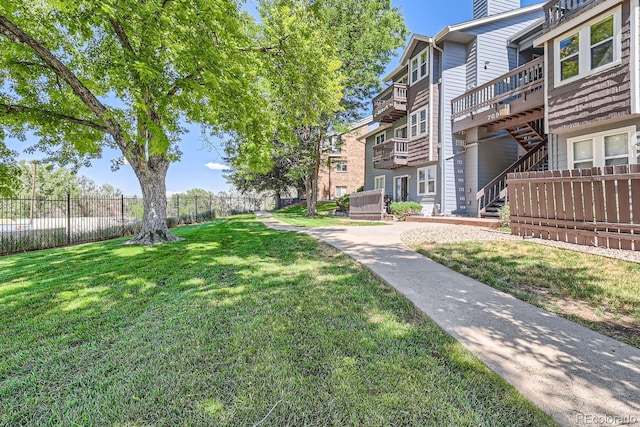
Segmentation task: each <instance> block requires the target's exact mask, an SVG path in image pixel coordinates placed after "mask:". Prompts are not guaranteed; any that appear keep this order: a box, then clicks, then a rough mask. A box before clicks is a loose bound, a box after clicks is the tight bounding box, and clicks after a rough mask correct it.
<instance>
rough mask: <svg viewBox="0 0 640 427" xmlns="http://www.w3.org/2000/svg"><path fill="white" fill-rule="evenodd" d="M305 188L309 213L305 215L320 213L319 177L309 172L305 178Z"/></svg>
mask: <svg viewBox="0 0 640 427" xmlns="http://www.w3.org/2000/svg"><path fill="white" fill-rule="evenodd" d="M304 188H305V191H306V193H307V213H306V215H305V216H316V215H318V179H317V176H316V179H314V177H313V174H309V175H308V176H307V177H306V178H305V180H304Z"/></svg>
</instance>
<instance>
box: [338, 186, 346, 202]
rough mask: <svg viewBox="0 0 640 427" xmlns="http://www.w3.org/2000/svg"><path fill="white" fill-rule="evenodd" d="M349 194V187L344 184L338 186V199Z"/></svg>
mask: <svg viewBox="0 0 640 427" xmlns="http://www.w3.org/2000/svg"><path fill="white" fill-rule="evenodd" d="M346 195H347V187H345V186H343V185H337V186H336V199H337V198H339V197H342V196H346Z"/></svg>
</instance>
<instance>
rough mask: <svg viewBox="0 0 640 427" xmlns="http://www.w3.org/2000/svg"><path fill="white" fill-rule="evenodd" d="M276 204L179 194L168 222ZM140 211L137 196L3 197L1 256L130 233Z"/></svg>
mask: <svg viewBox="0 0 640 427" xmlns="http://www.w3.org/2000/svg"><path fill="white" fill-rule="evenodd" d="M272 208H273V200H270V199H269V198H265V197H252V196H226V195H219V196H214V195H210V196H186V195H178V194H176V195H173V196H172V197H170V198H168V199H167V224H168V226H169V227H175V226H178V225H183V224H193V223H197V222H204V221H210V220H212V219H214V218H218V217H225V216H230V215H235V214H241V213H248V212H255V211H257V210H269V209H272ZM142 214H143V200H142V198H139V197H124V196H121V197H118V198H103V197H74V196H71V195H67V196H66V197H63V198H61V199H49V198H47V199H45V198H34V199H13V198H9V199H5V198H0V255H7V254H12V253H18V252H26V251H33V250H39V249H47V248H55V247H60V246H67V245H74V244H78V243H87V242H97V241H101V240H108V239H113V238H116V237H123V236H132V235H135V234H137V233H138V232H139V231H140V226H141V222H142Z"/></svg>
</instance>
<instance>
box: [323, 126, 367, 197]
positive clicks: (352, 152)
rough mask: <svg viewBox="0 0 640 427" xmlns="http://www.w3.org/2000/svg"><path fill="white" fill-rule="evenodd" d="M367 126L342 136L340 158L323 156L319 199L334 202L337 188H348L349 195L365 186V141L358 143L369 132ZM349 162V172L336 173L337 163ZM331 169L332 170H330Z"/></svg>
mask: <svg viewBox="0 0 640 427" xmlns="http://www.w3.org/2000/svg"><path fill="white" fill-rule="evenodd" d="M367 129H368V125H367V124H365V125H363V126H361V127H359V128H357V129H354V130H353V131H351V132H350V133H347V134H344V135H342V141H343V142H342V146H341V152H340V157H328V156H323V159H322V163H321V166H320V173H319V176H318V199H319V200H333V199H335V192H336V187H337V186H345V187H347V194H351V193H355V192H356V190H358V188H360V187H362V186H363V185H364V148H365V143H364V141H358V140H357V138H358V136H360V135H364V134H365V133H366V132H367ZM339 160H346V161H347V172H336V163H337V162H338V161H339ZM329 169H331V170H329Z"/></svg>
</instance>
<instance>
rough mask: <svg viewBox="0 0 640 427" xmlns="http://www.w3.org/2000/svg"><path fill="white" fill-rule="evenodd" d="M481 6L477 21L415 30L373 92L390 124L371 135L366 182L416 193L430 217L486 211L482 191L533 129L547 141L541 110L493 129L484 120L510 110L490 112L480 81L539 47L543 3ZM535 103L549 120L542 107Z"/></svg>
mask: <svg viewBox="0 0 640 427" xmlns="http://www.w3.org/2000/svg"><path fill="white" fill-rule="evenodd" d="M473 10H474V17H473V20H471V21H468V22H463V23H459V24H455V25H450V26H447V27H445V28H444V29H443V30H442V31H440V32H439V33H438V34H436V35H435V36H425V35H417V34H416V35H413V36H412V38H411V40H410V41H409V43H408V44H407V47H406V48H405V51H404V54H403V55H402V57H401V59H400V64H399V66H398V67H397V68H396V69H394V70H393V71H392V72H391V73H390V74H389V75H387V76H385V77H384V81H385V82H387V83H388V87H387V88H386V89H385V90H384V91H383V92H382V93H380V95H378V96H377V97H376V98H375V99H374V100H373V119H374V120H375V121H378V122H380V124H381V126H380V127H379V128H378V129H376V130H374V131H371V132H369V133H367V134H366V135H364V136H363V139H364V140H365V141H366V148H365V189H366V190H371V189H378V188H382V189H384V192H385V194H387V195H388V196H389V197H391V198H392V200H395V201H400V200H412V201H416V202H418V203H420V204H422V206H423V214H424V215H434V214H461V215H477V214H478V212H479V208H478V202H477V200H476V197H477V194H478V193H479V191H480V190H481V189H483V188H484V187H485V186H486V185H487V184H489V183H491V182H492V181H493V180H495V179H496V177H498V176H499V175H500V174H501V173H503V172H504V171H505V170H506V169H507V168H508V167H509V166H510V165H512V164H513V163H514V162H516V161H517V160H518V159H519V158H520V157H521V156H523V155H524V154H525V153H526V152H527V150H528V149H529V148H532V147H534V146H537V145H536V144H537V143H536V142H534V140H533V139H532V138H533V136H534V135H533V134H531V131H532V130H535V131H536V133H537V134H538V137H537V138H538V139H543V135H540V132H542V131H541V130H540V129H539V127H540V126H541V123H539V122H536V120H538V118H534V116H529V117H527V121H526V122H523V121H522V120H520V122H522V123H517V124H516V123H515V121H514V122H512V123H510V124H509V125H505V126H500V127H495V128H490V129H487V127H486V126H487V123H485V122H481V121H478V119H479V118H481V117H483V116H486V117H485V119H486V120H485V121H487V120H491V119H492V117H493V118H497V117H501V116H496V115H495V112H492V111H491V112H489V113H487V114H485V112H487V111H489V110H490V108H491V107H492V106H491V105H489V104H487V105H484V104H486V99H482V98H481V97H483V96H484V97H485V98H486V97H489V96H493V94H489V93H487V92H483V91H482V90H481V89H482V88H484V87H485V86H487V85H490V83H491V82H493V81H494V80H496V79H499V78H501V77H503V75H504V74H505V73H509V72H510V70H514V69H517V68H519V67H518V66H519V65H520V64H521V63H522V62H525V60H526V59H528V58H531V59H532V58H533V57H534V56H537V55H538V54H539V53H536V52H537V51H536V49H538V50H540V49H539V48H535V47H534V46H533V43H532V42H531V41H530V40H528V39H527V36H529V38H530V37H531V35H530V34H528V33H527V30H528V29H529V28H531V27H532V26H534V25H535V24H536V23H539V22H540V19H541V18H542V17H543V13H544V12H543V8H542V5H533V6H529V7H524V8H521V7H520V3H519V0H474V2H473ZM516 42H520V43H521V44H520V45H518V44H517V43H516ZM527 43H529V44H530V46H529V45H528V44H527ZM540 51H541V50H540ZM506 90H507V88H506V87H505V88H501V89H500V91H501V92H503V94H504V92H505V91H506ZM470 92H473V94H470ZM540 92H542V91H540ZM467 95H470V97H468V98H464V97H465V96H467ZM461 98H462V99H461ZM505 99H507V98H505ZM483 103H484V104H483ZM476 104H483V105H476ZM516 110H517V109H516V108H515V107H514V112H515V111H516ZM536 111H537V113H536V114H537V116H535V117H538V116H540V117H539V119H541V118H542V116H543V106H540V107H539V108H538V110H536ZM504 113H505V115H506V111H505V112H504ZM454 117H455V119H454ZM525 125H526V129H523V128H525ZM525 130H526V132H525ZM525 133H526V136H525V135H524V134H525Z"/></svg>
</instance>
